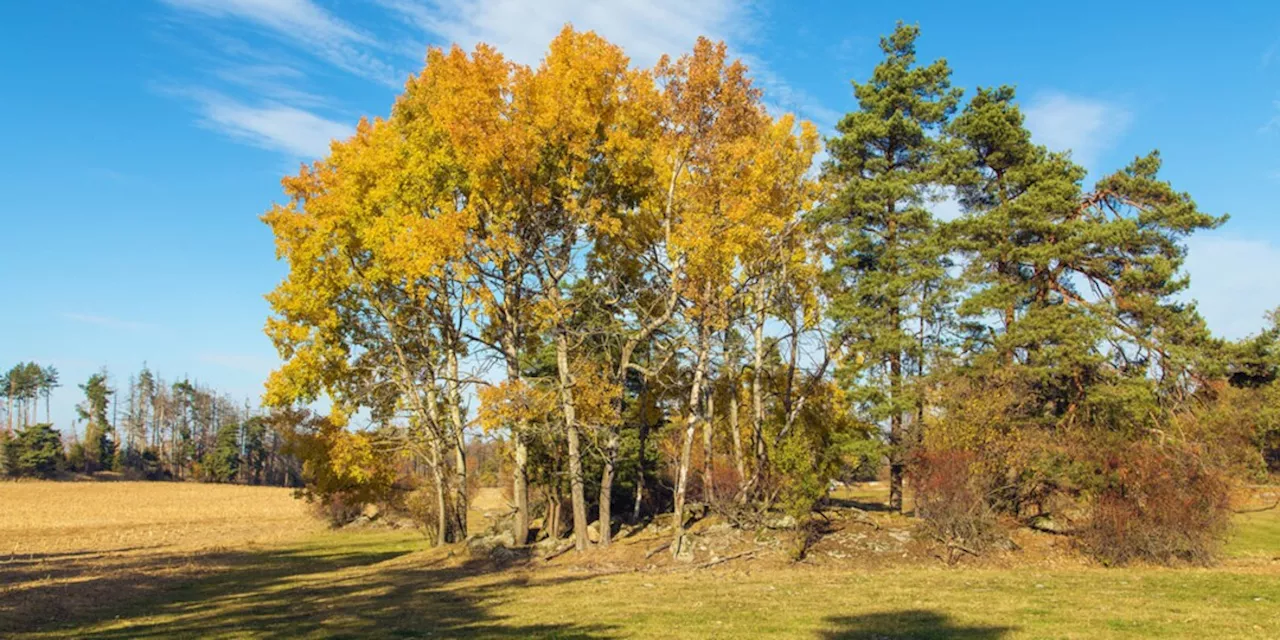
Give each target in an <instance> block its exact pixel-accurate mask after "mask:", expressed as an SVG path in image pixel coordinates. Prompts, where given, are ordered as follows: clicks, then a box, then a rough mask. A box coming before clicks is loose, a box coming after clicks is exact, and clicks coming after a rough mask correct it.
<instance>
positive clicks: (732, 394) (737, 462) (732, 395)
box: [729, 377, 747, 493]
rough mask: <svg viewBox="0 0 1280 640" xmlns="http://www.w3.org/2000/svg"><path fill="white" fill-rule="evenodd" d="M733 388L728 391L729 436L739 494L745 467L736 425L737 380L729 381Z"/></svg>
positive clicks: (744, 477)
mask: <svg viewBox="0 0 1280 640" xmlns="http://www.w3.org/2000/svg"><path fill="white" fill-rule="evenodd" d="M729 382H730V383H731V384H732V385H733V387H732V388H731V389H729V435H731V436H732V438H733V469H734V471H736V472H737V475H738V490H739V493H741V490H742V483H743V482H745V481H746V479H747V478H746V467H745V466H744V463H743V461H742V433H741V431H739V428H740V427H739V425H738V380H737V378H736V377H734V378H733V379H731V380H730V381H729Z"/></svg>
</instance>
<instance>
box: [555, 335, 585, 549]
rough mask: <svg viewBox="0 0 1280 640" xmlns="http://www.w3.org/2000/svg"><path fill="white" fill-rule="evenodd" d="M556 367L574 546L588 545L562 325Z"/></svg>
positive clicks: (571, 387) (566, 350)
mask: <svg viewBox="0 0 1280 640" xmlns="http://www.w3.org/2000/svg"><path fill="white" fill-rule="evenodd" d="M556 365H557V366H556V368H557V369H559V373H560V408H561V412H562V413H563V414H564V426H565V433H566V434H567V436H568V440H569V493H570V495H569V498H570V500H571V501H572V502H573V545H574V547H576V548H577V549H578V551H585V550H586V548H587V544H588V540H587V498H586V493H585V491H584V487H583V481H582V445H581V443H580V442H579V437H578V424H577V421H576V417H575V412H574V406H573V386H572V384H573V383H572V380H571V379H570V377H569V338H568V337H567V336H566V335H565V332H564V328H563V327H559V328H557V329H556Z"/></svg>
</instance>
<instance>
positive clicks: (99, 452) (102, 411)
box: [76, 371, 115, 473]
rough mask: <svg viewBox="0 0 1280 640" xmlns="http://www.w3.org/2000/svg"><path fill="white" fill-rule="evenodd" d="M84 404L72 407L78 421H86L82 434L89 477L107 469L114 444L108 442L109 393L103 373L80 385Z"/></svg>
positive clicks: (109, 438) (111, 458)
mask: <svg viewBox="0 0 1280 640" xmlns="http://www.w3.org/2000/svg"><path fill="white" fill-rule="evenodd" d="M80 389H81V391H83V392H84V398H85V399H84V401H83V402H81V403H80V404H79V405H78V406H77V407H76V412H77V413H78V414H79V415H80V419H81V420H84V421H86V424H85V431H84V459H85V461H84V470H85V471H86V472H88V473H93V472H94V471H98V470H101V469H109V468H111V465H112V461H113V460H114V458H115V443H114V441H113V440H112V438H111V423H110V421H108V419H107V408H108V405H110V403H111V394H112V393H113V391H112V389H111V388H110V387H108V386H107V373H106V371H102V372H100V373H95V374H93V375H91V376H89V380H88V381H87V382H85V383H84V384H82V385H80Z"/></svg>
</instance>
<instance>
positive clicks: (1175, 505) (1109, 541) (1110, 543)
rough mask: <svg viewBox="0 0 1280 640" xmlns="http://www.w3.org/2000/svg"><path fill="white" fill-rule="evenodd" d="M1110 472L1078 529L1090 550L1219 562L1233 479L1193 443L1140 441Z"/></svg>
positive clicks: (1112, 557)
mask: <svg viewBox="0 0 1280 640" xmlns="http://www.w3.org/2000/svg"><path fill="white" fill-rule="evenodd" d="M1104 473H1105V474H1106V483H1105V484H1104V486H1103V488H1102V489H1101V491H1100V492H1099V493H1098V494H1097V496H1096V497H1095V499H1094V501H1093V505H1092V509H1091V511H1090V515H1089V518H1088V520H1087V521H1086V522H1085V524H1084V526H1083V527H1082V528H1081V530H1080V531H1079V536H1078V542H1079V544H1080V545H1081V547H1082V548H1083V549H1084V550H1085V551H1086V552H1088V553H1089V554H1090V555H1092V556H1093V557H1095V558H1097V559H1098V560H1100V561H1102V562H1103V563H1106V564H1124V563H1127V562H1131V561H1134V560H1146V561H1151V562H1158V563H1163V564H1169V563H1175V562H1189V563H1193V564H1207V563H1210V562H1212V561H1213V559H1214V557H1215V556H1216V554H1217V551H1218V549H1219V548H1220V547H1221V544H1222V541H1223V539H1224V538H1225V536H1226V533H1227V528H1228V525H1229V523H1230V516H1231V508H1230V484H1229V483H1228V481H1227V479H1226V478H1225V476H1223V474H1222V473H1221V472H1219V471H1216V470H1214V469H1212V468H1209V467H1207V466H1206V465H1204V464H1203V463H1202V461H1201V459H1200V457H1199V456H1198V455H1197V454H1196V452H1195V451H1194V450H1191V449H1188V448H1185V447H1174V446H1168V447H1157V446H1155V445H1152V444H1149V443H1137V444H1134V445H1131V446H1130V447H1129V448H1128V449H1126V450H1125V451H1123V452H1122V453H1120V454H1118V455H1116V456H1114V457H1112V458H1110V459H1108V460H1107V461H1106V463H1105V465H1104Z"/></svg>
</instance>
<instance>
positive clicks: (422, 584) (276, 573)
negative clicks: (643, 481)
mask: <svg viewBox="0 0 1280 640" xmlns="http://www.w3.org/2000/svg"><path fill="white" fill-rule="evenodd" d="M410 551H411V549H409V548H403V549H399V550H388V549H387V548H386V546H385V545H378V544H372V543H371V544H368V545H360V544H356V545H351V544H347V545H343V546H342V548H340V549H337V550H333V551H332V552H330V551H324V552H316V551H315V550H309V549H305V548H301V549H284V550H271V551H260V552H224V553H212V554H201V555H199V556H194V557H193V556H185V557H186V558H187V559H188V560H190V561H193V562H198V563H200V565H201V568H200V570H198V571H197V572H195V573H190V572H188V573H183V572H181V571H178V572H176V573H173V574H172V575H170V574H167V573H165V572H164V571H157V570H156V567H157V566H163V565H165V564H166V563H173V562H175V561H178V560H180V559H181V558H174V557H166V556H159V555H151V556H144V557H138V558H135V559H134V560H133V561H132V562H131V563H129V564H127V565H121V566H113V567H111V569H110V570H109V572H108V573H106V574H105V575H99V576H98V577H96V578H95V579H92V580H87V581H83V582H77V581H74V580H72V581H66V580H63V581H56V580H55V581H47V580H43V581H42V580H40V579H38V578H37V580H36V582H35V583H32V584H27V585H18V589H16V590H13V591H5V592H0V628H4V627H6V626H7V627H8V628H9V629H10V630H12V631H14V632H35V633H46V634H49V635H54V636H58V637H77V638H104V639H108V638H110V639H115V638H120V639H123V638H174V637H184V638H186V637H256V638H298V637H331V636H338V637H423V636H435V637H450V638H457V637H462V638H466V637H484V638H517V637H518V638H524V637H556V638H604V637H610V636H609V632H610V629H608V628H606V627H601V626H583V625H521V624H518V623H516V622H515V621H514V620H512V619H510V618H508V617H504V616H501V615H499V614H498V613H496V612H495V611H493V607H494V606H495V605H496V604H498V603H500V602H501V601H502V599H503V598H504V597H506V596H505V594H504V592H505V591H506V590H508V589H512V588H516V587H518V586H520V585H521V584H523V583H524V581H526V580H527V579H526V578H523V577H521V576H520V575H519V574H516V575H514V576H513V575H511V574H506V573H497V572H495V571H494V569H495V568H496V566H495V565H494V563H492V562H491V561H487V560H485V561H478V560H469V561H465V562H457V561H444V560H436V561H434V562H429V561H427V560H425V559H424V560H422V561H421V562H415V561H414V560H415V559H416V558H400V556H403V555H405V554H407V553H409V552H410ZM86 568H87V567H86ZM64 571H74V568H70V569H64ZM0 578H3V574H0ZM572 579H576V578H563V579H561V580H572ZM46 583H47V584H46ZM539 583H540V584H542V583H549V581H546V580H540V581H539ZM33 602H34V603H36V604H37V605H41V604H49V603H56V604H51V605H49V606H44V607H42V606H34V607H33V606H30V605H31V604H32V603H33ZM24 605H26V606H24ZM6 618H8V620H7V621H6ZM6 622H9V623H12V624H11V625H6Z"/></svg>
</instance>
